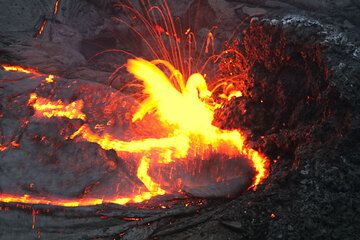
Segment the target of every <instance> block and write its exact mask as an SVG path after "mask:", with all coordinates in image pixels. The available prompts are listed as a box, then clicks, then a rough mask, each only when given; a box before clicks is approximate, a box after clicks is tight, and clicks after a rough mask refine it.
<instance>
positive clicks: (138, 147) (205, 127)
mask: <svg viewBox="0 0 360 240" xmlns="http://www.w3.org/2000/svg"><path fill="white" fill-rule="evenodd" d="M149 4H150V2H149ZM150 5H151V4H150ZM121 6H122V7H123V8H124V9H127V10H129V11H131V12H132V14H133V15H135V17H136V18H138V19H140V21H142V22H143V24H144V26H145V28H146V29H147V30H148V31H149V33H150V35H151V36H152V37H153V40H154V41H153V42H154V43H155V44H151V42H150V41H148V40H147V39H146V38H144V37H143V36H142V34H141V33H140V32H138V31H137V30H136V29H135V28H133V27H132V26H131V25H130V24H128V26H129V27H130V28H131V29H132V30H134V31H135V32H136V33H137V34H138V35H140V36H141V37H142V38H143V40H144V41H145V44H146V45H147V46H148V47H149V50H150V52H151V53H152V54H153V56H154V58H153V59H157V60H154V61H151V62H150V61H147V60H144V59H141V58H136V59H130V60H128V62H127V64H126V67H127V70H128V72H129V73H131V74H132V75H133V76H134V77H135V78H136V80H138V81H140V82H141V83H142V84H141V85H142V87H143V93H142V97H143V98H142V99H143V100H142V101H141V102H140V103H139V107H138V109H137V111H136V112H131V114H132V121H131V122H129V125H132V124H133V125H136V124H138V123H142V122H143V123H145V124H144V126H146V124H147V125H152V124H156V125H159V126H161V128H162V129H163V131H164V132H162V133H161V136H162V137H159V136H158V134H157V133H154V136H152V137H148V138H140V137H137V138H136V137H134V138H133V139H131V140H126V141H125V140H122V139H119V137H117V136H115V135H111V134H109V132H106V131H100V132H103V133H101V134H100V133H99V132H97V131H98V130H99V128H100V127H99V126H100V125H98V124H97V125H96V126H95V130H93V129H92V128H91V126H92V124H91V123H90V122H89V120H88V118H87V116H86V114H85V113H84V112H83V107H84V101H83V100H81V99H80V100H77V101H74V102H71V103H68V104H66V103H64V102H63V101H61V100H57V101H52V100H50V99H47V98H43V97H40V96H38V95H37V94H35V93H32V94H31V95H30V98H29V101H28V105H29V106H32V107H33V108H34V109H35V117H36V118H54V117H64V118H68V119H81V120H83V121H84V124H83V125H82V126H81V127H80V128H79V129H78V130H77V131H76V132H74V133H73V134H72V135H71V136H69V139H72V140H73V141H87V142H92V143H96V144H98V145H99V146H100V147H101V148H103V149H105V150H115V151H116V153H117V154H118V156H119V157H121V158H123V159H126V160H128V161H130V162H131V164H133V165H134V166H136V167H137V171H136V176H137V178H138V179H139V180H140V181H141V182H142V183H143V185H144V187H145V188H146V189H145V188H144V189H141V190H139V191H140V192H139V193H138V194H129V195H128V196H116V197H112V198H84V199H60V198H51V197H49V198H45V197H44V198H42V197H33V196H29V195H24V196H12V195H7V194H0V201H2V202H8V203H9V202H22V203H27V204H50V205H58V206H65V207H76V206H87V205H98V204H104V203H114V204H121V205H123V204H127V203H129V202H133V203H139V202H143V201H145V200H149V199H151V198H152V197H155V196H158V195H164V194H166V193H175V192H179V191H181V190H182V188H181V184H174V183H173V182H166V181H165V180H164V179H163V178H160V179H156V178H155V177H154V176H152V174H151V167H152V166H157V167H160V168H161V167H166V166H167V165H169V164H172V163H179V162H180V163H189V162H190V163H191V162H194V161H195V160H197V159H200V160H201V161H202V160H207V159H208V158H209V157H210V156H212V154H214V153H216V154H220V155H221V156H226V157H227V158H229V159H230V158H234V157H244V158H246V159H248V160H250V161H251V163H252V164H251V165H252V167H253V169H254V171H255V176H254V177H253V179H252V184H251V186H250V187H249V188H253V189H256V187H257V186H258V185H259V184H260V183H261V182H262V181H263V180H264V179H265V178H266V177H267V176H268V174H269V171H268V162H269V161H268V159H267V158H266V157H265V156H264V155H263V154H261V153H260V152H258V151H256V150H254V149H252V148H250V147H248V146H247V145H246V136H245V134H244V133H243V132H241V131H240V130H224V129H220V128H218V127H216V126H214V125H213V121H214V113H215V110H216V109H217V108H218V107H219V106H220V105H219V104H218V103H216V102H215V99H214V98H213V97H214V96H213V94H214V92H215V90H216V88H218V87H219V86H223V87H224V89H225V90H226V91H224V92H223V93H221V94H220V98H221V99H223V100H224V101H229V100H231V99H232V98H234V97H240V96H242V92H241V91H239V90H238V89H236V88H235V87H234V85H232V84H230V83H229V84H228V82H226V81H222V82H220V83H218V82H216V85H215V87H209V85H208V83H207V82H206V80H205V76H204V74H202V73H201V71H200V72H192V70H191V66H192V64H194V65H195V66H196V68H199V69H200V67H199V66H198V62H197V61H195V62H194V60H192V59H193V56H192V55H193V53H194V52H196V50H197V45H196V41H195V39H194V34H193V33H192V32H191V30H190V28H189V29H188V30H187V31H186V32H185V36H186V37H187V38H188V41H182V40H183V39H182V38H181V39H180V37H179V35H178V34H177V33H176V27H175V24H174V22H173V20H172V18H171V14H170V10H169V8H168V6H167V5H166V1H165V4H164V5H162V6H161V7H150V8H149V9H148V11H147V12H146V16H143V15H141V13H140V12H139V11H136V10H135V9H132V8H130V7H129V6H126V5H121ZM58 7H59V0H56V2H55V6H54V15H56V14H57V12H58ZM155 12H159V15H161V16H162V17H163V18H164V19H163V20H164V22H163V25H164V26H161V25H160V22H161V21H160V22H159V21H158V20H156V16H155V15H156V14H155ZM163 13H165V14H163ZM149 19H152V20H149ZM121 22H123V21H121ZM123 23H124V22H123ZM45 26H46V20H44V22H43V25H42V26H41V28H40V30H39V35H40V34H42V33H43V31H44V28H45ZM164 35H165V36H166V37H167V38H168V42H169V43H168V44H169V46H170V47H169V48H167V47H166V44H165V42H164V40H163V38H164V37H165V36H164ZM181 44H182V45H181ZM203 49H204V52H205V53H206V54H207V53H209V52H210V49H211V50H213V51H214V35H213V34H212V33H211V32H209V33H208V36H207V41H206V43H205V44H204V47H203ZM225 53H226V54H227V53H228V51H225V52H224V54H225ZM222 54H223V53H222ZM222 54H220V55H219V56H217V57H215V59H219V58H220V56H221V55H222ZM200 57H201V56H199V58H200ZM185 58H186V59H187V61H184V59H185ZM211 58H214V56H211ZM185 63H186V64H185ZM3 67H4V69H5V70H6V71H20V72H26V73H32V71H31V70H28V69H24V68H21V67H16V66H3ZM201 69H204V67H201ZM45 80H46V82H47V83H54V76H53V75H49V76H48V77H47V78H46V79H45ZM210 86H211V85H210ZM209 88H211V89H209ZM147 115H151V117H152V118H151V120H149V119H148V118H146V116H147ZM146 121H150V122H146ZM152 121H154V122H152ZM95 124H96V123H95ZM0 151H6V148H5V147H1V145H0ZM169 174H171V173H169ZM216 180H217V182H218V181H221V178H220V176H217V177H216ZM180 182H181V179H180Z"/></svg>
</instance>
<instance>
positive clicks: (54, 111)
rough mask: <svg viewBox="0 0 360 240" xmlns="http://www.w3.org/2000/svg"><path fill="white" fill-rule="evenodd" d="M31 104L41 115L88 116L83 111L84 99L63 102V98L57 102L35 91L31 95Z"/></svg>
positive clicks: (70, 117) (83, 118)
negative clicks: (68, 102)
mask: <svg viewBox="0 0 360 240" xmlns="http://www.w3.org/2000/svg"><path fill="white" fill-rule="evenodd" d="M29 105H30V106H32V107H33V108H34V109H35V110H36V112H37V113H38V114H39V115H42V116H44V117H47V118H52V117H66V118H69V119H81V120H85V118H86V116H85V114H84V113H82V112H81V110H82V108H83V106H84V102H83V101H82V100H79V101H76V102H72V103H70V104H63V102H62V101H61V100H58V101H56V102H54V101H49V100H48V99H46V98H41V97H38V96H37V95H36V94H35V93H33V94H31V95H30V99H29Z"/></svg>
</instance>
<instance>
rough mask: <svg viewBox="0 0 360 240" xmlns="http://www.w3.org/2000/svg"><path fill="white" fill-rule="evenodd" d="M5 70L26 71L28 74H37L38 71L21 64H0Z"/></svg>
mask: <svg viewBox="0 0 360 240" xmlns="http://www.w3.org/2000/svg"><path fill="white" fill-rule="evenodd" d="M1 66H2V67H3V68H4V70H5V71H7V72H22V73H28V74H30V73H31V74H35V75H39V73H38V72H37V71H36V70H34V69H32V68H24V67H22V66H12V65H1Z"/></svg>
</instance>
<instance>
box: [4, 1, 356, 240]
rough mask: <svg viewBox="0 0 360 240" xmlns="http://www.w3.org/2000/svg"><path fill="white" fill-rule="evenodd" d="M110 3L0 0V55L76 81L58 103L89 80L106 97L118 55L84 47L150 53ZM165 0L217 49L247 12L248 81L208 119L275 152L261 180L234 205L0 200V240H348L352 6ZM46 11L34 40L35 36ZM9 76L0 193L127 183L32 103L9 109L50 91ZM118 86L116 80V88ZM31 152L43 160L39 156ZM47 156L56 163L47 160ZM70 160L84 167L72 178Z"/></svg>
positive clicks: (352, 206)
mask: <svg viewBox="0 0 360 240" xmlns="http://www.w3.org/2000/svg"><path fill="white" fill-rule="evenodd" d="M111 2H116V1H107V0H103V1H92V0H91V1H90V0H88V1H86V0H76V1H74V0H64V1H61V0H60V7H59V12H58V14H57V15H56V16H54V15H53V8H54V3H55V1H52V0H46V1H40V0H32V1H31V3H29V1H28V0H26V1H25V0H16V1H7V0H4V1H1V2H0V62H4V63H13V64H21V65H25V66H34V67H36V68H38V69H39V70H40V71H42V72H44V73H53V74H57V75H59V76H62V77H64V78H68V79H77V80H80V81H79V82H80V83H81V84H78V85H76V86H77V88H75V89H72V88H71V89H70V90H69V91H66V92H65V91H60V90H58V91H59V92H62V94H65V95H63V98H64V99H74V98H75V99H76V97H77V96H78V97H80V96H81V97H82V98H86V97H87V98H88V99H90V98H91V96H90V95H89V94H84V91H82V90H81V89H82V88H89V89H90V88H93V89H94V90H93V92H96V91H95V90H96V89H98V88H99V86H101V87H100V88H102V89H103V90H102V91H98V92H97V94H96V97H95V98H96V99H98V98H99V96H103V97H104V98H106V96H108V95H106V94H109V92H108V91H114V89H111V90H109V89H110V88H109V87H108V86H105V85H107V84H108V77H109V76H110V75H111V73H112V72H113V70H114V69H115V68H116V67H118V66H120V65H121V64H123V63H124V61H125V60H126V56H124V55H121V54H120V55H118V54H117V55H115V54H108V55H107V54H105V55H102V56H99V57H97V58H93V57H94V55H95V54H96V53H98V52H100V51H104V50H107V49H113V48H115V49H125V50H131V49H133V48H135V49H133V51H134V52H135V53H137V54H139V53H141V54H143V55H144V56H148V55H147V53H144V52H143V51H145V50H144V49H145V47H144V45H143V44H142V43H141V41H139V40H138V38H136V36H134V34H133V33H131V31H130V30H129V29H128V28H127V27H124V26H122V25H119V24H114V22H113V20H112V19H111V17H110V16H111V15H112V14H115V13H114V12H116V11H115V10H114V9H113V8H112V7H111ZM132 2H136V4H138V3H137V1H132ZM168 2H169V5H170V7H171V6H173V7H174V9H175V10H174V13H175V15H177V16H182V17H184V16H186V17H188V16H196V17H195V18H196V20H193V21H190V22H192V23H193V25H194V27H195V26H198V27H199V28H202V29H205V28H208V29H209V28H211V27H212V26H213V25H218V30H217V31H216V32H215V33H214V35H215V39H216V43H217V46H216V47H218V48H221V46H222V44H223V43H224V41H226V40H228V39H229V37H231V36H232V35H233V32H234V29H238V24H239V23H241V22H242V20H243V19H244V18H246V17H249V19H248V21H245V23H243V24H242V25H241V28H240V29H239V31H237V33H236V37H237V38H238V39H239V41H240V43H241V44H240V46H239V49H240V50H241V51H242V52H243V53H244V55H245V56H246V58H247V59H248V61H249V63H250V64H251V69H250V71H249V73H248V79H249V81H250V82H251V83H252V84H253V85H252V87H251V88H248V89H244V90H246V92H247V94H248V95H249V96H251V98H250V101H249V99H246V101H245V100H243V99H242V98H238V99H234V100H233V101H232V102H230V104H229V105H228V106H226V107H225V109H231V111H224V112H222V113H219V115H220V116H219V117H221V118H226V119H227V121H226V123H227V124H226V125H225V126H223V127H227V128H234V127H239V125H240V126H241V127H246V128H248V129H249V131H251V132H252V133H253V136H252V140H253V141H254V145H256V147H258V148H259V149H261V150H263V151H265V152H266V153H267V154H268V156H269V157H270V158H271V159H272V162H271V174H270V176H269V178H268V179H267V180H266V181H265V182H264V183H263V184H262V185H261V186H259V188H258V189H257V190H256V191H254V192H253V191H250V192H246V193H244V194H242V195H241V196H239V197H237V198H235V199H233V200H232V201H226V202H225V201H224V200H211V201H210V200H209V201H206V202H205V201H204V202H202V201H200V202H198V200H196V199H195V200H192V201H191V203H192V204H193V206H191V205H190V206H189V207H184V205H185V203H186V204H188V203H187V202H186V201H185V200H184V199H179V200H177V203H175V204H173V203H172V201H171V200H169V199H164V200H161V199H160V200H159V201H160V202H161V201H163V205H171V206H172V208H171V209H162V208H160V207H159V206H158V201H157V200H158V199H157V200H156V201H155V200H154V202H152V201H151V202H150V203H149V204H148V205H147V206H146V207H147V208H152V209H138V208H135V206H128V207H121V206H112V205H107V206H98V207H88V208H87V207H83V208H77V209H68V208H59V207H48V206H23V205H20V206H16V204H0V239H33V238H35V239H36V238H40V239H113V238H115V239H359V238H360V231H359V227H358V226H359V225H360V217H359V216H360V191H359V190H360V189H359V186H360V168H359V161H360V151H359V149H360V146H359V143H360V141H359V140H360V139H359V136H360V131H359V126H360V114H359V113H360V105H359V104H360V101H359V100H360V94H359V91H360V81H359V78H360V36H359V33H360V18H359V17H358V15H359V14H360V4H359V2H358V1H357V0H311V1H310V0H291V1H285V0H227V1H225V0H217V1H216V0H202V1H195V0H193V1H190V0H188V1H182V2H181V4H180V3H177V2H178V1H170V0H169V1H168ZM197 8H198V10H199V11H200V12H201V11H202V12H201V13H200V14H199V15H195V14H194V13H195V12H196V11H195V9H197ZM203 9H206V11H205V10H203ZM116 14H120V15H121V14H123V13H121V12H120V13H119V12H116ZM254 16H255V18H252V17H254ZM45 19H46V20H47V25H46V28H45V30H44V33H43V35H42V36H40V37H34V36H36V34H37V32H38V30H39V28H40V27H41V24H42V23H43V21H44V20H45ZM195 23H196V24H195ZM243 30H245V31H243ZM200 33H201V31H199V38H201V34H200ZM129 39H130V40H129ZM129 42H130V43H129ZM7 74H8V73H4V72H3V71H0V127H1V128H0V140H1V143H8V142H10V141H13V140H16V141H18V142H19V143H20V144H21V146H24V149H21V150H19V149H11V150H8V151H6V152H4V153H0V173H1V175H0V191H1V192H9V191H10V192H11V191H13V190H14V189H23V191H24V192H26V191H28V190H29V185H28V184H27V183H28V182H29V179H33V180H34V186H35V188H33V189H32V191H34V192H36V191H40V192H44V191H45V192H49V193H53V194H60V193H61V194H65V195H67V196H78V195H79V194H80V195H81V193H82V190H83V189H84V187H86V186H87V185H88V184H89V183H93V182H96V181H97V180H99V179H103V180H104V182H105V186H106V185H108V184H112V183H116V182H118V181H120V180H121V179H122V178H126V176H125V175H126V174H125V173H123V174H122V175H121V174H120V177H111V176H110V177H105V179H104V176H108V175H109V174H110V175H111V174H112V173H114V172H113V171H114V170H113V169H111V167H110V168H109V165H108V164H109V161H110V160H111V161H113V158H112V157H111V154H110V153H108V152H105V151H104V150H102V149H101V148H99V147H98V146H96V145H95V144H90V143H76V144H71V145H69V144H68V142H66V141H65V140H64V139H63V138H61V139H60V138H59V137H58V136H59V135H58V134H55V133H56V131H54V132H53V133H51V132H43V129H42V127H40V126H41V125H39V124H40V123H39V122H38V121H34V120H33V119H31V116H32V114H33V113H32V110H31V109H30V108H29V109H28V108H23V107H20V106H23V104H26V102H27V101H28V96H29V94H30V93H31V92H33V90H34V89H38V90H39V89H40V90H41V91H42V93H44V94H46V93H47V91H48V90H49V89H46V88H45V89H44V88H42V87H41V86H40V84H41V82H42V81H43V79H41V78H32V79H28V78H27V77H24V75H22V74H19V75H17V76H15V75H11V78H10V80H11V81H8V80H9V77H8V75H7ZM15 79H16V80H15ZM81 79H82V80H84V81H81ZM63 81H64V82H65V83H66V82H67V81H69V80H63ZM95 82H96V83H95ZM99 83H100V84H99ZM101 84H104V85H101ZM122 84H123V83H122V82H121V80H119V79H117V80H116V81H114V82H113V87H115V88H118V87H120V86H122ZM39 86H40V87H39ZM64 86H65V84H64ZM104 89H105V90H104ZM55 91H57V90H55ZM81 94H83V95H81ZM261 101H262V102H261ZM21 103H22V104H21ZM95 105H97V103H96V102H95V103H94V106H95ZM118 107H119V109H120V107H121V106H118ZM242 110H247V111H246V114H243V113H242V112H243V111H242ZM88 111H89V110H88ZM119 112H120V113H121V112H122V111H121V110H119ZM229 113H231V114H229ZM89 114H90V115H91V114H96V112H93V113H91V111H89ZM121 118H122V117H121V116H119V117H118V120H119V121H121ZM26 120H29V122H28V123H27V124H26V126H25V127H22V125H23V123H24V122H26ZM64 121H65V120H64ZM41 124H45V125H49V127H50V128H52V129H57V127H58V126H57V125H58V124H64V125H66V126H68V127H69V128H70V129H71V128H72V126H71V125H72V124H77V123H72V124H71V123H68V122H66V121H65V122H60V123H59V122H54V121H51V120H49V121H47V122H46V123H41ZM120 131H121V130H120ZM37 133H38V134H42V135H46V137H47V138H51V139H52V141H51V144H44V143H43V142H39V141H35V140H34V139H31V138H29V136H30V135H31V136H32V135H36V134H37ZM52 143H57V145H56V146H54V145H53V144H52ZM59 146H60V147H59ZM29 149H31V151H30V152H31V153H29V152H27V150H29ZM34 149H37V151H33V150H34ZM109 154H110V155H109ZM8 156H11V157H8ZM14 156H17V157H15V158H14ZM109 156H110V157H109ZM83 158H86V159H88V161H87V162H86V164H84V165H83V164H81V165H78V162H79V161H81V160H82V159H83ZM39 159H40V160H41V162H42V163H44V164H38V163H37V161H38V160H39ZM35 160H36V161H35ZM55 162H57V163H60V164H56V168H54V166H53V164H54V163H55ZM110 165H112V164H110ZM34 167H36V168H40V169H42V170H41V171H39V172H40V173H41V174H39V175H36V176H32V172H31V171H29V169H31V168H34ZM74 167H75V168H77V169H79V168H81V169H80V170H81V172H85V173H86V174H85V175H82V176H74V175H72V171H71V169H72V168H74ZM59 169H61V171H60V172H59ZM54 173H56V174H55V176H54ZM74 182H76V184H73V183H74ZM101 187H102V186H99V188H101ZM99 191H100V190H99ZM94 192H96V189H95V190H94ZM34 211H35V212H36V214H34ZM34 216H35V221H34ZM124 218H137V220H135V219H132V220H131V221H129V220H124ZM34 222H35V223H36V224H35V227H34V229H32V225H33V224H34Z"/></svg>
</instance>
